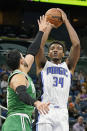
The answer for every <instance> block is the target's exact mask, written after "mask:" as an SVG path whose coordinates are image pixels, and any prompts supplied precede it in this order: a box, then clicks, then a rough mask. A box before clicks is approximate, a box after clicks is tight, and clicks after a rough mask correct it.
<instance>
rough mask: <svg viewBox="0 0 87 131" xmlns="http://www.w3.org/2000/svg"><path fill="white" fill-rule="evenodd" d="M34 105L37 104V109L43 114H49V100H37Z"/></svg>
mask: <svg viewBox="0 0 87 131" xmlns="http://www.w3.org/2000/svg"><path fill="white" fill-rule="evenodd" d="M34 105H35V106H36V108H37V110H38V111H39V113H41V114H47V113H48V111H49V105H50V103H49V102H48V103H44V102H40V101H36V102H35V104H34Z"/></svg>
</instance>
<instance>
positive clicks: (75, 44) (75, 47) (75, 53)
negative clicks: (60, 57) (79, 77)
mask: <svg viewBox="0 0 87 131" xmlns="http://www.w3.org/2000/svg"><path fill="white" fill-rule="evenodd" d="M59 10H60V9H59ZM60 11H61V13H62V19H63V22H64V24H65V25H66V28H67V31H68V33H69V37H70V40H71V42H72V46H71V49H70V54H69V57H68V58H67V59H66V63H67V65H68V67H69V69H70V71H71V73H72V74H73V73H74V70H75V67H76V64H77V62H78V59H79V57H80V40H79V38H78V35H77V33H76V31H75V30H74V28H73V27H72V25H71V24H70V22H69V20H68V19H67V16H66V14H65V13H64V12H63V11H62V10H60Z"/></svg>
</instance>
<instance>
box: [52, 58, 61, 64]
mask: <svg viewBox="0 0 87 131" xmlns="http://www.w3.org/2000/svg"><path fill="white" fill-rule="evenodd" d="M51 62H52V63H54V64H56V65H58V64H61V60H58V59H54V60H51Z"/></svg>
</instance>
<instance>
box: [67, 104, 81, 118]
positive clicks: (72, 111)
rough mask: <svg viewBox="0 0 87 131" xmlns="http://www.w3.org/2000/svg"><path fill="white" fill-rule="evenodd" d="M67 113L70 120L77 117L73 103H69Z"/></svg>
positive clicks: (77, 113)
mask: <svg viewBox="0 0 87 131" xmlns="http://www.w3.org/2000/svg"><path fill="white" fill-rule="evenodd" d="M68 111H69V117H70V119H76V118H77V117H78V115H79V112H78V110H77V109H76V108H75V104H74V103H72V102H71V103H69V106H68Z"/></svg>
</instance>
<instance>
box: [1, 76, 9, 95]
mask: <svg viewBox="0 0 87 131" xmlns="http://www.w3.org/2000/svg"><path fill="white" fill-rule="evenodd" d="M7 86H8V75H7V74H3V76H2V81H1V89H2V92H3V93H4V92H6V90H7Z"/></svg>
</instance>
